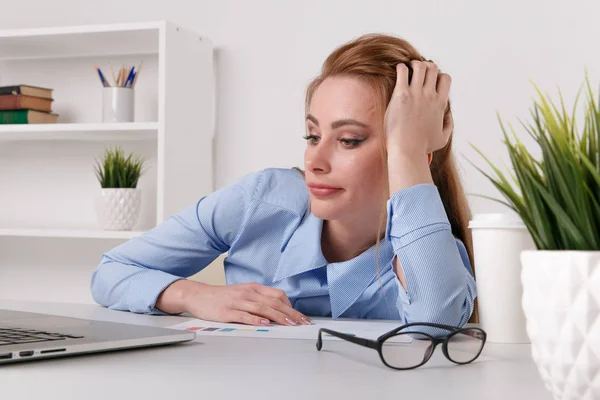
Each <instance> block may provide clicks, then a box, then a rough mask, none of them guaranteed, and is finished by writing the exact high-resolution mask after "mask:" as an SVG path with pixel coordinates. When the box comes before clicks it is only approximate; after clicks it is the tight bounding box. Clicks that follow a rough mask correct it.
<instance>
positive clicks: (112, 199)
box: [96, 188, 142, 230]
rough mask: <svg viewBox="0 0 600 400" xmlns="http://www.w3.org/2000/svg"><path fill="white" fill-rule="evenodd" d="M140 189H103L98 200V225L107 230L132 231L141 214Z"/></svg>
mask: <svg viewBox="0 0 600 400" xmlns="http://www.w3.org/2000/svg"><path fill="white" fill-rule="evenodd" d="M141 201H142V195H141V192H140V189H122V188H119V189H102V190H101V191H100V194H99V195H98V197H97V198H96V213H97V216H98V223H99V224H100V226H102V228H104V229H107V230H131V229H133V227H134V226H135V224H136V223H137V220H138V217H139V214H140V204H141Z"/></svg>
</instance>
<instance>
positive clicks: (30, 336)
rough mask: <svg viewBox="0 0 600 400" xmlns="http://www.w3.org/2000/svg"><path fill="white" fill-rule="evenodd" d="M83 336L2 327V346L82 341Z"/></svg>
mask: <svg viewBox="0 0 600 400" xmlns="http://www.w3.org/2000/svg"><path fill="white" fill-rule="evenodd" d="M82 338H83V336H77V335H69V334H66V333H56V332H47V331H38V330H35V329H25V328H8V327H2V326H0V346H4V345H9V344H23V343H38V342H54V341H59V340H65V339H82Z"/></svg>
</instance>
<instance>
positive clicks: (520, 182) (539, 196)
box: [476, 78, 600, 399]
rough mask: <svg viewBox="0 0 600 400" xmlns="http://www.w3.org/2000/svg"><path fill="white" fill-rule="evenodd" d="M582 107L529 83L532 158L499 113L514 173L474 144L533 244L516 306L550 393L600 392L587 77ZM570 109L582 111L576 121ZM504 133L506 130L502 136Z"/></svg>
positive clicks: (597, 253) (598, 173) (597, 116)
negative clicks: (534, 145) (536, 149)
mask: <svg viewBox="0 0 600 400" xmlns="http://www.w3.org/2000/svg"><path fill="white" fill-rule="evenodd" d="M585 83H586V84H585V86H584V88H585V92H586V98H587V101H586V103H585V105H584V109H583V110H582V111H584V113H583V114H577V112H578V111H579V110H578V108H577V103H578V99H579V94H581V90H580V92H579V94H578V96H577V99H576V101H575V105H574V107H573V110H572V112H571V113H569V112H568V111H567V109H566V108H565V105H564V102H563V99H562V95H561V96H560V104H559V105H556V104H555V103H554V102H553V101H552V100H551V99H550V97H549V96H548V95H544V94H542V93H541V92H540V90H539V89H538V88H537V87H536V90H537V93H538V96H539V100H537V101H535V103H534V107H533V108H532V109H531V117H532V120H533V122H529V123H522V125H523V127H524V129H525V130H526V132H527V133H528V134H529V135H530V136H531V137H532V138H533V139H534V140H535V142H536V143H537V145H539V150H541V152H540V154H541V156H540V157H539V158H536V157H534V156H533V155H532V153H531V152H530V151H529V150H528V149H527V148H526V147H525V146H524V145H523V143H522V142H521V141H520V140H519V139H518V138H517V135H516V134H515V131H514V129H512V127H510V131H511V135H509V134H508V133H507V129H506V128H505V126H504V125H503V124H502V121H500V125H501V127H502V131H503V133H504V144H505V145H506V147H507V149H508V153H509V155H510V161H511V164H512V169H513V170H512V171H510V172H509V173H508V175H505V174H504V173H502V171H500V169H498V168H497V167H495V166H494V165H493V164H492V163H491V162H490V160H489V159H487V158H486V157H485V156H484V155H483V154H482V153H481V152H480V151H478V150H477V149H476V150H477V151H478V152H479V154H480V155H481V156H482V157H483V158H484V159H485V160H486V162H487V164H488V165H489V166H490V167H491V168H492V170H493V175H490V174H487V173H485V172H484V171H483V170H482V169H480V168H478V170H479V171H480V172H482V173H483V174H485V176H486V177H487V178H488V179H489V180H490V181H491V182H492V183H493V185H494V186H495V187H496V188H497V189H498V190H499V191H500V193H501V194H502V195H503V197H504V200H499V199H496V201H499V202H501V203H503V204H504V205H506V206H507V207H509V208H510V209H512V210H513V211H515V212H516V213H517V214H518V215H519V216H520V217H521V219H522V221H523V223H524V224H525V225H526V227H527V230H528V231H529V233H530V234H531V237H532V239H533V241H534V242H535V246H536V248H537V250H527V251H523V252H521V264H522V272H521V282H522V285H523V297H522V306H523V311H524V313H525V318H526V320H527V334H528V336H529V338H530V340H531V345H532V355H533V359H534V361H535V363H536V365H537V367H538V370H539V372H540V375H541V377H542V379H543V380H544V382H545V384H546V387H547V388H548V389H549V390H550V391H551V392H552V393H553V395H554V398H555V399H559V398H560V399H566V398H568V399H575V398H576V399H591V398H592V397H593V396H594V394H596V395H598V394H599V393H600V374H598V373H597V372H598V371H599V370H600V151H599V144H600V107H599V103H597V102H596V100H595V98H594V93H593V91H592V89H591V86H590V83H589V80H588V79H587V78H586V80H585ZM576 115H583V116H584V122H583V125H582V126H578V125H577V124H576V119H577V118H576ZM509 136H510V137H509Z"/></svg>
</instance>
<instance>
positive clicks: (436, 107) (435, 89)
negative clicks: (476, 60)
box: [385, 61, 453, 157]
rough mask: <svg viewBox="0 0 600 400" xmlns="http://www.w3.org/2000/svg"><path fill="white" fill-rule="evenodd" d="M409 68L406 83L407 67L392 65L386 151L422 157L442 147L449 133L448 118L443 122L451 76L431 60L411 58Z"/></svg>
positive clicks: (450, 121) (386, 126) (386, 125)
mask: <svg viewBox="0 0 600 400" xmlns="http://www.w3.org/2000/svg"><path fill="white" fill-rule="evenodd" d="M411 67H412V70H413V74H412V79H411V82H410V85H409V83H408V67H407V66H406V65H404V64H398V65H397V66H396V71H397V79H396V87H395V88H394V93H393V94H392V99H391V101H390V104H389V105H388V108H387V110H386V114H385V131H386V140H387V145H388V150H390V147H392V148H393V150H401V151H402V152H404V153H406V154H410V155H416V154H419V155H422V156H423V157H426V155H427V154H429V153H433V152H434V151H436V150H439V149H441V148H443V147H444V146H445V145H446V144H447V143H448V139H449V138H450V134H451V133H452V129H453V122H452V118H451V117H450V118H447V119H446V121H444V111H445V109H446V106H447V104H448V93H449V92H450V84H451V78H450V75H448V74H443V73H440V72H439V70H438V67H437V66H436V65H435V64H434V63H432V62H428V61H412V62H411Z"/></svg>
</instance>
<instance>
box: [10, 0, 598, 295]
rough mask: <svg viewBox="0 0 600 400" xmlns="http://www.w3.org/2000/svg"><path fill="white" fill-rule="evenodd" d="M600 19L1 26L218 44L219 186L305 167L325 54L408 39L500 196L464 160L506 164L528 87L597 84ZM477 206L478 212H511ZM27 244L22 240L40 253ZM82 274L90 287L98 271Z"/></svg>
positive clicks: (35, 5) (435, 4)
mask: <svg viewBox="0 0 600 400" xmlns="http://www.w3.org/2000/svg"><path fill="white" fill-rule="evenodd" d="M599 15H600V2H598V1H591V0H590V1H570V2H566V1H563V0H545V1H544V0H535V1H532V0H529V1H523V0H509V1H502V2H499V1H495V2H491V1H488V0H447V1H431V0H419V1H414V0H412V1H407V0H394V1H391V0H389V1H388V0H369V1H368V2H367V1H366V0H365V1H348V0H335V1H333V0H320V1H318V0H303V1H293V2H292V1H282V0H254V1H244V0H238V1H234V0H227V1H225V0H212V1H210V0H185V1H184V0H181V1H176V0H170V1H158V0H154V1H149V0H127V1H126V0H102V1H97V0H95V1H85V2H84V1H78V0H55V1H51V2H49V1H42V0H37V1H31V0H22V1H20V2H12V3H11V6H10V8H7V7H5V8H4V9H3V12H2V13H1V14H0V28H2V29H9V28H27V27H40V26H54V25H80V24H90V23H113V22H134V21H144V20H160V19H167V20H171V21H173V22H175V23H178V24H180V25H182V26H185V27H188V28H191V29H193V30H195V31H197V32H198V33H200V34H201V35H205V36H208V37H210V38H211V40H212V41H213V43H214V45H215V47H216V55H215V56H216V73H217V86H216V88H217V91H218V96H219V97H218V104H217V118H216V131H217V142H216V187H217V188H219V187H222V186H223V185H225V184H227V183H230V182H232V181H234V180H235V179H237V178H238V177H240V176H242V175H244V174H246V173H248V172H251V171H254V170H257V169H260V168H264V167H269V166H281V167H292V166H296V165H297V166H302V159H303V158H302V154H303V149H304V146H305V143H304V142H303V140H302V138H301V135H302V134H303V133H304V122H303V98H304V90H305V88H306V85H307V84H308V83H309V81H310V79H311V78H312V77H313V76H315V75H316V74H318V72H319V68H320V66H321V64H322V62H323V61H324V60H325V58H326V57H327V55H328V54H329V53H330V52H331V51H332V50H333V49H334V48H335V47H337V46H338V45H340V44H342V43H344V42H346V41H348V40H350V39H352V38H355V37H357V36H359V35H361V34H363V33H367V32H383V33H391V34H396V35H400V36H402V37H404V38H406V39H408V40H409V41H411V42H412V43H413V44H414V45H415V46H416V47H417V48H418V49H419V50H420V51H421V52H422V53H423V54H424V55H425V56H426V57H428V58H432V59H434V60H435V61H436V62H437V63H438V64H439V65H440V66H441V68H442V69H443V70H444V71H446V72H448V73H450V74H451V75H452V77H453V88H452V93H451V98H452V100H453V106H454V119H455V125H456V130H455V133H456V135H455V149H456V152H457V154H458V158H459V161H460V164H461V166H462V168H461V172H462V175H463V179H464V182H465V186H466V189H467V192H473V193H480V194H486V195H492V196H496V195H497V193H496V192H495V191H494V190H493V188H492V186H491V184H490V183H488V182H487V181H486V179H485V178H484V177H482V176H481V175H480V174H479V173H478V172H477V171H475V169H474V168H473V167H471V166H470V165H469V164H468V163H467V162H466V160H465V158H464V156H463V155H466V156H467V157H468V158H470V159H472V160H476V161H477V162H478V164H479V165H482V166H483V165H484V164H483V162H482V161H481V160H480V159H478V158H477V157H475V154H474V152H473V151H472V150H471V149H470V148H469V146H468V143H469V142H472V143H473V144H475V145H476V146H478V147H479V148H480V149H482V150H483V151H484V152H486V153H487V154H488V155H490V156H491V157H492V158H493V159H495V160H499V159H500V157H501V156H502V158H505V151H504V149H503V148H502V147H501V145H500V139H501V134H500V129H499V124H498V122H497V119H496V112H497V111H498V112H500V113H501V115H502V116H503V117H505V118H507V119H509V120H510V121H513V122H515V124H517V125H518V123H517V118H527V117H528V113H529V112H528V108H529V107H530V106H531V99H532V97H533V96H534V91H533V88H532V86H531V84H530V82H529V80H530V79H532V80H534V81H535V82H536V83H537V84H538V85H539V86H540V87H541V88H542V89H544V90H549V91H551V92H552V93H553V94H554V93H555V87H556V85H560V87H561V88H562V90H563V93H564V95H565V98H566V99H567V104H571V102H572V99H573V98H574V93H575V91H576V89H577V88H578V86H579V84H580V83H581V82H582V79H583V77H584V68H586V67H587V69H588V70H589V71H590V76H591V78H592V82H593V84H594V87H598V83H599V79H600V74H599V71H600V51H599V46H598V38H599V37H600V24H598V23H597V21H598V17H599ZM57 101H60V99H57ZM520 132H523V131H522V130H521V131H520ZM274 149H276V151H274ZM470 201H471V205H472V208H473V211H475V212H487V211H497V210H502V211H504V208H503V207H502V206H499V205H497V204H495V203H493V202H490V201H487V200H482V199H479V198H475V197H471V198H470ZM3 240H5V239H3ZM25 242H26V239H14V244H15V245H19V244H20V246H22V247H21V248H26V247H30V246H33V245H32V243H30V242H27V243H25ZM106 245H108V243H104V244H102V246H106ZM43 246H49V247H52V243H45V244H43ZM98 246H100V244H98ZM15 257H16V256H15ZM91 262H92V263H93V261H91ZM86 268H87V270H86V271H85V273H84V272H82V278H81V279H82V280H87V277H88V276H89V273H91V269H92V268H93V267H92V266H91V265H88V266H87V267H86ZM22 278H23V279H26V278H25V277H22ZM86 283H87V281H86ZM16 291H18V289H16V288H15V292H16ZM62 299H63V298H62V297H61V300H62Z"/></svg>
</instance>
